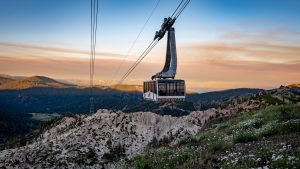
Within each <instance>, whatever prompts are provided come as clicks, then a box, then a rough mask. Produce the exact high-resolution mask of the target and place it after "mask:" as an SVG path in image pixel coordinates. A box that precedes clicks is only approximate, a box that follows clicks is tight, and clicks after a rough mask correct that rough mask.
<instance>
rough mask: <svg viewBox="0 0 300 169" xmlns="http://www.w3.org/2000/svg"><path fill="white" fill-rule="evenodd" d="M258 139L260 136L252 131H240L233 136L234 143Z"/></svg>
mask: <svg viewBox="0 0 300 169" xmlns="http://www.w3.org/2000/svg"><path fill="white" fill-rule="evenodd" d="M256 140H258V136H257V135H256V134H255V133H254V132H251V131H240V132H238V133H237V135H234V136H233V142H234V143H247V142H251V141H256Z"/></svg>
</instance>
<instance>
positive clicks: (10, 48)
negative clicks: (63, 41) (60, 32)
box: [0, 42, 124, 59]
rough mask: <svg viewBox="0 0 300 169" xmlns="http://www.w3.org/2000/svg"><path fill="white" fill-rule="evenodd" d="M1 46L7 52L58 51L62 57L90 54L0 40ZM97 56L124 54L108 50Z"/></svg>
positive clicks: (118, 56)
mask: <svg viewBox="0 0 300 169" xmlns="http://www.w3.org/2000/svg"><path fill="white" fill-rule="evenodd" d="M1 47H2V48H3V47H5V48H6V52H7V53H16V52H19V53H20V52H23V53H30V54H31V55H32V54H33V53H35V54H36V53H37V51H40V52H43V53H46V54H48V55H53V54H51V53H56V55H58V54H57V53H59V56H60V57H73V58H76V57H78V56H81V57H82V58H87V57H89V55H90V51H87V50H78V49H66V48H55V47H47V46H39V45H30V44H17V43H7V42H0V48H1ZM2 52H3V51H2ZM7 53H6V54H7ZM74 54H75V55H74ZM25 56H26V55H25ZM96 56H97V57H99V58H102V59H120V58H122V57H124V55H122V54H117V53H107V52H96Z"/></svg>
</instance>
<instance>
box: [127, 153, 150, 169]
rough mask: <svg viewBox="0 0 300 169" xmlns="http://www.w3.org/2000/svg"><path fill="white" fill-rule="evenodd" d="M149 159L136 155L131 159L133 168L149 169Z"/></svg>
mask: <svg viewBox="0 0 300 169" xmlns="http://www.w3.org/2000/svg"><path fill="white" fill-rule="evenodd" d="M149 163H150V161H148V159H146V158H145V157H142V156H136V157H134V158H133V159H132V160H131V164H132V165H133V166H134V168H135V169H150V164H149Z"/></svg>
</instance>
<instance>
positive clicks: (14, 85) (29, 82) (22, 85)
mask: <svg viewBox="0 0 300 169" xmlns="http://www.w3.org/2000/svg"><path fill="white" fill-rule="evenodd" d="M1 79H4V78H1ZM3 81H4V80H3ZM70 86H72V85H70V84H65V83H62V82H59V81H57V80H54V79H52V78H49V77H46V76H31V77H28V78H24V79H21V80H14V79H11V80H10V81H7V80H6V82H5V83H2V84H1V83H0V89H26V88H32V87H58V88H64V87H70Z"/></svg>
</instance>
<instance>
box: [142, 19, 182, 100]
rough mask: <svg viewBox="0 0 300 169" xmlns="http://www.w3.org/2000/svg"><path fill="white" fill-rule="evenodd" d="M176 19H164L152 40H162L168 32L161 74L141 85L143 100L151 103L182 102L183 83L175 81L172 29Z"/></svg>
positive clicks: (175, 54) (175, 61)
mask: <svg viewBox="0 0 300 169" xmlns="http://www.w3.org/2000/svg"><path fill="white" fill-rule="evenodd" d="M175 20H176V18H174V19H172V18H168V19H167V18H165V19H164V23H163V24H162V26H161V29H160V30H159V31H157V32H156V33H155V36H154V40H156V39H158V40H160V39H161V38H163V36H164V35H165V33H166V32H168V39H167V52H166V61H165V66H164V68H163V70H162V71H161V72H158V73H156V74H155V75H153V76H152V80H150V81H145V82H144V84H143V88H144V92H143V98H144V99H145V100H152V101H167V102H168V101H184V100H185V81H184V80H178V79H175V75H176V69H177V52H176V41H175V29H174V28H173V27H172V25H173V24H174V22H175Z"/></svg>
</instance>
